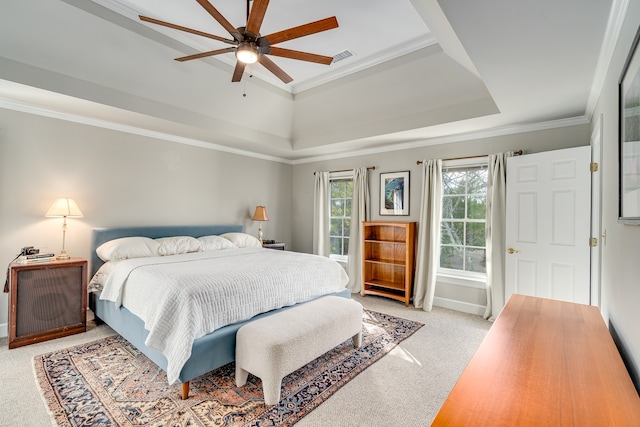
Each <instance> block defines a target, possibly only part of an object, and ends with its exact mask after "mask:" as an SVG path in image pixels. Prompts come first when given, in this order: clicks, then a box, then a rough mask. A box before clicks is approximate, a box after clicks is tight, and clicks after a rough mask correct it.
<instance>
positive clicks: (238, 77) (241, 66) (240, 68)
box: [231, 61, 247, 82]
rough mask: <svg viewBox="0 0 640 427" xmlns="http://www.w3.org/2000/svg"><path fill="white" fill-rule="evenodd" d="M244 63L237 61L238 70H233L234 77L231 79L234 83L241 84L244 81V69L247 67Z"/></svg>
mask: <svg viewBox="0 0 640 427" xmlns="http://www.w3.org/2000/svg"><path fill="white" fill-rule="evenodd" d="M246 66H247V64H245V63H244V62H242V61H236V68H235V69H234V70H233V77H232V78H231V81H232V82H239V81H240V80H241V79H242V73H244V67H246Z"/></svg>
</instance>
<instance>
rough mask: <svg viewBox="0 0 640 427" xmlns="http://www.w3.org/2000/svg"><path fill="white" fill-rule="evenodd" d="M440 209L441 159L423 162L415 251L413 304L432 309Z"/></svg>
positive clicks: (436, 268) (438, 241)
mask: <svg viewBox="0 0 640 427" xmlns="http://www.w3.org/2000/svg"><path fill="white" fill-rule="evenodd" d="M441 212H442V160H440V159H437V160H425V161H423V162H422V199H421V203H420V218H419V223H418V224H419V226H418V250H417V262H416V275H415V280H414V290H413V304H414V305H415V306H416V308H422V309H423V310H424V311H431V309H432V308H433V296H434V294H435V290H436V276H437V273H438V266H439V265H440V261H439V259H440V217H441Z"/></svg>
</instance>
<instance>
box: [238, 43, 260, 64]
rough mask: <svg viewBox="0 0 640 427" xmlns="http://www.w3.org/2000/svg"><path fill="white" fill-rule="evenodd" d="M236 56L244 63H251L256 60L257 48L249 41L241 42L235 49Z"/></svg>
mask: <svg viewBox="0 0 640 427" xmlns="http://www.w3.org/2000/svg"><path fill="white" fill-rule="evenodd" d="M236 58H238V61H240V62H244V63H245V64H253V63H254V62H256V61H257V60H258V48H256V45H255V44H254V43H251V42H246V41H245V42H242V43H240V44H239V45H238V49H237V50H236Z"/></svg>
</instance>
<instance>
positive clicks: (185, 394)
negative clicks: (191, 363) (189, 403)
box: [182, 381, 189, 400]
mask: <svg viewBox="0 0 640 427" xmlns="http://www.w3.org/2000/svg"><path fill="white" fill-rule="evenodd" d="M188 398H189V381H186V382H184V383H182V400H187V399H188Z"/></svg>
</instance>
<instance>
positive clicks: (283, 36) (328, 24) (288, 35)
mask: <svg viewBox="0 0 640 427" xmlns="http://www.w3.org/2000/svg"><path fill="white" fill-rule="evenodd" d="M334 28H338V20H337V19H336V17H335V16H332V17H331V18H325V19H321V20H319V21H314V22H309V23H308V24H304V25H300V26H298V27H293V28H289V29H288V30H282V31H279V32H277V33H273V34H269V35H268V36H264V38H265V39H267V40H268V41H269V44H270V45H271V46H273V45H274V44H276V43H282V42H284V41H287V40H292V39H297V38H298V37H304V36H308V35H311V34H315V33H320V32H322V31H327V30H332V29H334Z"/></svg>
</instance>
